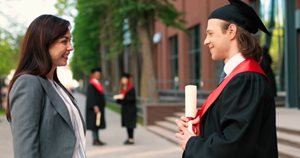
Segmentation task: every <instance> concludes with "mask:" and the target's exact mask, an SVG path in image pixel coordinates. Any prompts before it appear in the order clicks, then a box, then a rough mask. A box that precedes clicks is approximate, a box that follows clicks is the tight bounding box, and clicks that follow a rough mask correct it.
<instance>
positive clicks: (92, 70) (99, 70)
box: [91, 67, 102, 74]
mask: <svg viewBox="0 0 300 158" xmlns="http://www.w3.org/2000/svg"><path fill="white" fill-rule="evenodd" d="M95 72H102V69H101V67H95V68H92V69H91V73H92V74H93V73H95Z"/></svg>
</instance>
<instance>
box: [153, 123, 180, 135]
mask: <svg viewBox="0 0 300 158" xmlns="http://www.w3.org/2000/svg"><path fill="white" fill-rule="evenodd" d="M155 124H156V125H157V126H159V127H161V128H164V129H166V130H169V131H170V132H172V133H174V134H175V133H176V132H177V129H178V128H177V126H176V124H175V122H173V123H171V122H169V121H157V122H156V123H155Z"/></svg>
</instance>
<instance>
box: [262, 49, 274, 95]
mask: <svg viewBox="0 0 300 158" xmlns="http://www.w3.org/2000/svg"><path fill="white" fill-rule="evenodd" d="M272 63H273V60H272V57H271V56H270V54H269V48H268V47H267V46H264V47H263V55H262V58H261V63H260V66H261V68H262V69H263V70H264V71H265V73H266V75H267V76H268V78H269V80H270V81H269V82H270V87H271V89H272V92H273V95H274V97H276V96H277V87H276V81H275V75H274V72H273V70H272V67H271V66H272Z"/></svg>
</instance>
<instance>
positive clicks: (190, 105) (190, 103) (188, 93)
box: [185, 85, 197, 134]
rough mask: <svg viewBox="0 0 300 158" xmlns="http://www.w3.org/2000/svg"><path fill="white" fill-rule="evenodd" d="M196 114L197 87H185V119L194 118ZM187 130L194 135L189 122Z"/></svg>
mask: <svg viewBox="0 0 300 158" xmlns="http://www.w3.org/2000/svg"><path fill="white" fill-rule="evenodd" d="M196 114H197V86H195V85H187V86H185V117H188V118H194V117H195V116H196ZM188 123H189V126H188V130H189V131H190V132H191V133H194V134H195V132H194V130H193V125H192V123H191V122H190V121H189V122H188Z"/></svg>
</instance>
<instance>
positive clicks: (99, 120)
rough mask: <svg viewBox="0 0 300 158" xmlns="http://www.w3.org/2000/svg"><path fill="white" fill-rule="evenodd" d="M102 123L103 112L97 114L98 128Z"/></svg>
mask: <svg viewBox="0 0 300 158" xmlns="http://www.w3.org/2000/svg"><path fill="white" fill-rule="evenodd" d="M100 123H101V112H98V113H97V114H96V126H97V127H99V126H100Z"/></svg>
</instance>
